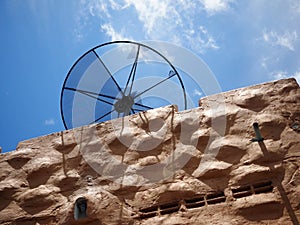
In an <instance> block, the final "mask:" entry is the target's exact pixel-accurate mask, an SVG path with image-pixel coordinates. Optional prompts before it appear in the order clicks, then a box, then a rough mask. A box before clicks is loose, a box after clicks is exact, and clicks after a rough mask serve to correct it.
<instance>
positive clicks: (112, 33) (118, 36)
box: [101, 23, 128, 41]
mask: <svg viewBox="0 0 300 225" xmlns="http://www.w3.org/2000/svg"><path fill="white" fill-rule="evenodd" d="M101 30H102V31H104V32H105V34H106V35H107V36H109V37H110V39H111V40H112V41H116V40H128V38H126V37H125V36H124V35H123V32H122V31H121V32H118V31H116V30H115V29H114V27H113V26H112V24H109V23H105V24H103V25H101Z"/></svg>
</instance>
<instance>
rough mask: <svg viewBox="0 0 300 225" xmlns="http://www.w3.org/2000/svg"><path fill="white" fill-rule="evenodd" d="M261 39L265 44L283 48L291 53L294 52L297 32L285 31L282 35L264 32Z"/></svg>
mask: <svg viewBox="0 0 300 225" xmlns="http://www.w3.org/2000/svg"><path fill="white" fill-rule="evenodd" d="M262 38H263V40H264V41H265V42H267V43H268V44H270V45H272V46H281V47H285V48H287V49H289V50H291V51H295V47H294V46H295V44H296V41H297V40H298V35H297V31H293V32H289V31H286V32H285V33H284V34H278V33H277V32H275V31H269V32H267V31H264V32H263V35H262Z"/></svg>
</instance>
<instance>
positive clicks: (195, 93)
mask: <svg viewBox="0 0 300 225" xmlns="http://www.w3.org/2000/svg"><path fill="white" fill-rule="evenodd" d="M193 95H194V96H203V93H202V92H201V91H199V90H198V89H194V91H193Z"/></svg>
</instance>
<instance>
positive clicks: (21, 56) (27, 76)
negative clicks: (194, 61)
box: [0, 0, 300, 152]
mask: <svg viewBox="0 0 300 225" xmlns="http://www.w3.org/2000/svg"><path fill="white" fill-rule="evenodd" d="M299 21H300V1H299V0H272V1H269V0H251V1H243V0H240V1H239V0H195V1H188V0H186V1H184V0H143V1H142V0H141V1H135V0H119V1H117V0H86V1H85V0H82V1H75V0H74V1H73V0H72V1H71V0H63V1H61V0H52V1H50V0H49V1H46V0H2V1H0V26H1V31H0V32H1V35H0V45H1V51H0V58H1V61H0V65H1V75H0V85H1V89H0V102H1V117H0V146H1V147H2V148H3V151H4V152H5V151H10V150H13V149H15V148H16V146H17V144H18V142H20V141H22V140H26V139H30V138H33V137H37V136H41V135H46V134H49V133H52V132H57V131H61V130H64V127H63V123H62V121H61V116H60V108H59V101H60V92H61V87H62V84H63V81H64V79H65V76H66V74H67V73H68V71H69V69H70V67H71V66H72V65H73V63H74V62H75V61H76V60H77V58H78V57H79V56H81V55H82V54H83V53H84V52H86V51H87V50H89V49H90V48H92V47H94V46H96V45H98V44H101V43H104V42H108V41H111V40H123V39H129V40H135V41H142V40H160V41H168V42H171V43H174V44H177V45H180V46H182V47H185V48H187V49H190V50H191V51H193V52H194V53H195V54H197V55H198V56H199V57H201V58H202V59H203V60H204V62H206V64H207V65H208V66H209V67H210V69H211V70H212V71H213V73H214V74H215V76H216V78H217V79H218V81H219V83H220V85H221V88H222V90H223V91H227V90H232V89H236V88H240V87H244V86H249V85H254V84H258V83H262V82H266V81H271V80H275V79H280V78H285V77H296V79H297V80H298V82H300V57H299V52H300V51H299V50H300V26H299Z"/></svg>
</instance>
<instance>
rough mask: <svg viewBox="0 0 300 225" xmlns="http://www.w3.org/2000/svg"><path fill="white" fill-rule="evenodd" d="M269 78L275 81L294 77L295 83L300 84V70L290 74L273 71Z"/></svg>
mask: <svg viewBox="0 0 300 225" xmlns="http://www.w3.org/2000/svg"><path fill="white" fill-rule="evenodd" d="M271 76H272V78H273V79H275V80H279V79H285V78H290V77H294V78H295V79H296V80H297V82H298V83H299V84H300V70H299V71H296V72H294V73H292V74H290V73H288V72H287V71H282V70H279V71H274V72H272V73H271Z"/></svg>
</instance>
